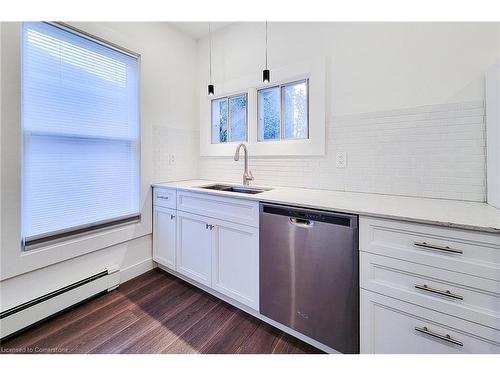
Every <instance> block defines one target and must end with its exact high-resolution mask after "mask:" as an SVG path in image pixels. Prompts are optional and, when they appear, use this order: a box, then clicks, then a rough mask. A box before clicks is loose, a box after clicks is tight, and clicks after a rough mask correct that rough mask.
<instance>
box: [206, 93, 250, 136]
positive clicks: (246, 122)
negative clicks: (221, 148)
mask: <svg viewBox="0 0 500 375" xmlns="http://www.w3.org/2000/svg"><path fill="white" fill-rule="evenodd" d="M239 96H244V97H245V102H246V105H245V139H244V140H240V141H233V140H231V141H230V139H231V107H230V102H231V99H232V98H236V97H239ZM221 99H226V102H227V139H228V140H227V141H226V142H220V133H219V142H217V143H213V142H212V140H213V138H212V136H213V130H214V128H213V123H212V119H213V114H214V112H213V111H214V107H213V102H214V101H216V100H221ZM237 142H240V143H241V142H248V92H241V93H238V94H231V95H223V96H219V97H216V98H212V99H210V144H212V145H224V144H230V143H237Z"/></svg>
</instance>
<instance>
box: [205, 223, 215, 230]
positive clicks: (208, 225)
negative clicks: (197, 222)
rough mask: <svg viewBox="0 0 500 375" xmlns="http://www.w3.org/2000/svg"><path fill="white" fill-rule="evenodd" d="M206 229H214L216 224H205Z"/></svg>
mask: <svg viewBox="0 0 500 375" xmlns="http://www.w3.org/2000/svg"><path fill="white" fill-rule="evenodd" d="M205 229H210V230H212V229H214V226H213V225H212V224H205Z"/></svg>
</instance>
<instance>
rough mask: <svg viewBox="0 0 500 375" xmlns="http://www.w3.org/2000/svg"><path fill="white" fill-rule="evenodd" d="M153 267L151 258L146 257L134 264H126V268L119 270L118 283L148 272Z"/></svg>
mask: <svg viewBox="0 0 500 375" xmlns="http://www.w3.org/2000/svg"><path fill="white" fill-rule="evenodd" d="M153 268H155V265H154V263H153V259H152V258H148V259H145V260H143V261H140V262H138V263H136V264H133V265H131V266H128V267H127V268H124V269H122V270H120V283H124V282H125V281H128V280H130V279H133V278H134V277H137V276H139V275H142V274H143V273H145V272H148V271H149V270H152V269H153Z"/></svg>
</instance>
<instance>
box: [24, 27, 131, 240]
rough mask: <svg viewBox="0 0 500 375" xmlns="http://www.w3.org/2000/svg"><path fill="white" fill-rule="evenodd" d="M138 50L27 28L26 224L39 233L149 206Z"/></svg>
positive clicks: (45, 236) (121, 217)
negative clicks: (144, 202)
mask: <svg viewBox="0 0 500 375" xmlns="http://www.w3.org/2000/svg"><path fill="white" fill-rule="evenodd" d="M138 69H139V64H138V58H137V56H132V55H130V54H128V53H125V52H121V51H119V50H117V49H116V48H114V47H111V46H106V45H103V44H102V43H100V42H98V41H95V40H92V39H90V38H88V37H86V36H82V35H80V34H78V33H75V32H72V31H69V30H66V29H64V28H60V27H58V26H55V25H52V24H48V23H43V22H27V23H24V24H23V30H22V127H23V180H22V230H23V239H24V243H25V246H26V248H27V249H28V248H29V247H30V245H33V244H35V243H39V242H44V241H46V240H54V239H55V238H58V237H63V236H67V235H72V234H76V233H81V232H84V231H87V230H92V229H96V228H101V227H103V226H106V225H114V224H116V223H122V222H124V221H127V220H137V219H138V218H139V217H140V216H139V215H140V129H139V104H138V103H139V76H138V75H139V72H138Z"/></svg>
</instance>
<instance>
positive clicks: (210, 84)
mask: <svg viewBox="0 0 500 375" xmlns="http://www.w3.org/2000/svg"><path fill="white" fill-rule="evenodd" d="M208 40H209V41H208V42H209V45H208V60H209V64H210V65H209V66H210V68H209V69H210V83H209V84H208V95H209V96H213V95H214V94H215V89H214V85H213V84H212V28H211V25H210V22H209V23H208Z"/></svg>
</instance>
